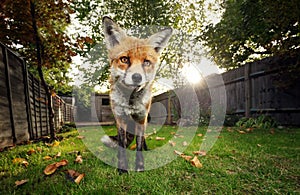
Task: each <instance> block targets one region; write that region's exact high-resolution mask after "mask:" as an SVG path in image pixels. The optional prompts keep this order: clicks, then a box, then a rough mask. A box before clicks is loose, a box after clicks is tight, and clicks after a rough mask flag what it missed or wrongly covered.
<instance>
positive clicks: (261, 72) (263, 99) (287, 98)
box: [153, 56, 300, 125]
mask: <svg viewBox="0 0 300 195" xmlns="http://www.w3.org/2000/svg"><path fill="white" fill-rule="evenodd" d="M299 63H300V56H294V57H291V58H280V57H270V58H266V59H263V60H261V61H257V62H254V63H249V64H247V65H246V66H243V67H240V68H238V69H234V70H231V71H228V72H225V73H223V74H222V77H223V80H224V84H225V89H226V96H227V109H226V112H227V114H233V115H241V116H255V115H259V114H266V115H269V116H272V117H273V118H275V119H276V120H277V121H278V122H279V123H280V124H283V125H300V120H299V118H300V85H298V84H297V83H299V79H298V81H294V82H295V83H294V84H293V85H290V86H289V87H287V88H280V87H279V85H278V84H277V80H278V79H280V80H281V82H282V81H288V79H289V78H286V76H285V78H283V77H284V76H282V71H283V70H286V69H287V68H288V67H291V66H296V67H299ZM216 78H217V77H214V75H211V76H208V77H206V78H205V81H206V83H205V82H204V81H203V82H202V83H201V84H199V85H196V86H195V91H196V93H197V96H198V100H199V105H200V109H201V110H200V112H201V114H206V113H209V111H210V106H211V98H210V96H211V95H212V94H211V93H212V92H213V93H216V94H217V91H218V87H219V86H214V84H213V83H214V82H215V79H216ZM207 83H209V84H210V85H211V86H207ZM175 91H180V90H179V89H176V90H175ZM168 93H169V92H166V93H164V94H160V95H158V96H156V97H154V98H153V103H155V102H160V103H162V104H163V105H164V106H165V108H168V103H167V102H166V100H167V99H168V98H167V97H168ZM175 94H176V93H175ZM219 95H222V94H219ZM162 97H164V98H162ZM176 99H177V100H176ZM172 101H173V102H177V101H178V97H176V96H174V97H172ZM176 104H180V102H179V103H175V104H172V109H171V110H176V111H179V112H180V109H179V107H178V106H177V107H176ZM168 114H174V111H173V112H172V113H169V112H168ZM179 115H180V113H179Z"/></svg>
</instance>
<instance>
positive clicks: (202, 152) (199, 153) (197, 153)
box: [193, 150, 206, 156]
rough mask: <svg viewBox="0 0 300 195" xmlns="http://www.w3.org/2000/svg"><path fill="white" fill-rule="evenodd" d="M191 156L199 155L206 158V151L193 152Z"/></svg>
mask: <svg viewBox="0 0 300 195" xmlns="http://www.w3.org/2000/svg"><path fill="white" fill-rule="evenodd" d="M193 154H195V155H199V156H206V151H204V150H201V151H194V152H193Z"/></svg>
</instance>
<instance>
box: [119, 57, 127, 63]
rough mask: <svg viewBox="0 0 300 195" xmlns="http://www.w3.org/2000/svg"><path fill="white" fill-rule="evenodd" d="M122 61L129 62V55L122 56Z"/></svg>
mask: <svg viewBox="0 0 300 195" xmlns="http://www.w3.org/2000/svg"><path fill="white" fill-rule="evenodd" d="M120 61H121V62H122V63H124V64H129V57H127V56H122V57H120Z"/></svg>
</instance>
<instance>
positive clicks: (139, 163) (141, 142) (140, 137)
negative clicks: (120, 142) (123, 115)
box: [135, 124, 147, 171]
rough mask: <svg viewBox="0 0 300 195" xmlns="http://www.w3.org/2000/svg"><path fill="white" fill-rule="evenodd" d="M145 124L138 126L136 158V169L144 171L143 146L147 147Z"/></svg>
mask: <svg viewBox="0 0 300 195" xmlns="http://www.w3.org/2000/svg"><path fill="white" fill-rule="evenodd" d="M144 133H145V125H144V124H138V125H137V128H136V159H135V170H136V171H144V156H143V152H142V150H143V148H144V149H147V147H146V143H145V136H144Z"/></svg>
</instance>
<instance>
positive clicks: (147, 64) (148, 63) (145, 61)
mask: <svg viewBox="0 0 300 195" xmlns="http://www.w3.org/2000/svg"><path fill="white" fill-rule="evenodd" d="M150 65H151V62H150V60H144V63H143V66H150Z"/></svg>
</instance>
